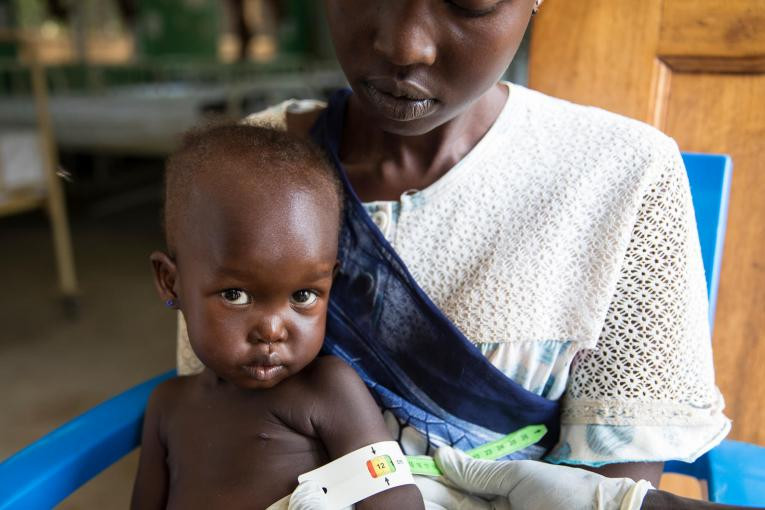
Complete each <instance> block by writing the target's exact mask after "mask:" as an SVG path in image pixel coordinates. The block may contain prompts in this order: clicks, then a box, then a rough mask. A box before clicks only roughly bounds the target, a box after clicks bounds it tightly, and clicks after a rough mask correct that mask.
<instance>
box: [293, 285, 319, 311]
mask: <svg viewBox="0 0 765 510" xmlns="http://www.w3.org/2000/svg"><path fill="white" fill-rule="evenodd" d="M318 299H319V296H317V295H316V293H315V292H314V291H312V290H308V289H300V290H299V291H297V292H295V293H293V294H292V296H291V297H290V301H292V304H294V305H295V306H297V307H299V308H308V307H310V306H313V305H314V304H315V303H316V301H317V300H318Z"/></svg>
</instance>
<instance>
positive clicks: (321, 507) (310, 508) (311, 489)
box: [266, 480, 328, 510]
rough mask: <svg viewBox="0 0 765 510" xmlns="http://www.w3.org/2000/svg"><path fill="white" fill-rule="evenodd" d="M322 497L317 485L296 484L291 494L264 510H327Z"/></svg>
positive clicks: (310, 482)
mask: <svg viewBox="0 0 765 510" xmlns="http://www.w3.org/2000/svg"><path fill="white" fill-rule="evenodd" d="M323 496H324V493H323V492H322V490H321V486H320V485H319V483H318V482H316V481H313V480H308V481H306V482H303V483H300V484H298V486H297V487H296V488H295V490H294V491H292V494H290V495H289V496H285V497H283V498H282V499H280V500H279V501H277V502H276V503H274V504H272V505H271V506H269V507H268V508H266V510H328V508H327V504H326V499H324V497H323Z"/></svg>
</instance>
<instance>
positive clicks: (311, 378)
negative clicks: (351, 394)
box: [304, 355, 364, 392]
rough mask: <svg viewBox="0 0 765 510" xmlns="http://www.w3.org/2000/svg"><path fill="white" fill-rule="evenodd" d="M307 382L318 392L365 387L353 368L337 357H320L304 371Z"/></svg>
mask: <svg viewBox="0 0 765 510" xmlns="http://www.w3.org/2000/svg"><path fill="white" fill-rule="evenodd" d="M304 374H305V379H304V380H305V382H306V383H308V384H310V385H311V386H313V387H314V388H316V389H317V390H318V391H321V392H325V391H328V390H338V389H342V388H348V387H351V388H353V387H357V386H359V385H360V386H363V385H364V383H363V381H362V380H361V378H359V376H358V374H357V373H356V371H355V370H353V368H351V367H350V365H348V364H347V363H346V362H345V361H343V360H341V359H340V358H338V357H337V356H331V355H329V356H320V357H318V358H316V359H315V360H314V361H313V362H312V363H311V364H310V365H308V366H307V367H306V368H305V369H304Z"/></svg>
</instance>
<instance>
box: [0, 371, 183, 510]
mask: <svg viewBox="0 0 765 510" xmlns="http://www.w3.org/2000/svg"><path fill="white" fill-rule="evenodd" d="M174 375H175V371H174V370H173V371H170V372H166V373H164V374H162V375H159V376H157V377H155V378H153V379H150V380H148V381H146V382H144V383H142V384H139V385H138V386H135V387H134V388H131V389H129V390H127V391H125V392H124V393H121V394H120V395H117V396H116V397H114V398H111V399H109V400H107V401H106V402H104V403H102V404H99V405H97V406H96V407H94V408H93V409H91V410H89V411H87V412H85V413H84V414H82V415H80V416H78V417H77V418H75V419H73V420H72V421H70V422H68V423H65V424H64V425H62V426H61V427H59V428H57V429H56V430H54V431H52V432H51V433H49V434H48V435H46V436H44V437H42V438H41V439H39V440H38V441H36V442H34V443H32V444H31V445H29V446H27V447H26V448H24V449H23V450H21V451H19V452H18V453H16V454H14V455H12V456H11V457H8V458H7V459H6V460H4V461H3V462H2V463H0V509H1V510H10V509H22V508H24V509H29V508H52V507H54V506H55V505H56V504H57V503H59V502H60V501H61V500H63V499H64V498H66V497H67V496H69V495H70V494H71V493H72V492H74V491H75V490H77V489H78V488H79V487H81V486H82V485H84V484H85V483H86V482H87V481H88V480H90V479H91V478H93V477H94V476H95V475H97V474H98V473H100V472H101V471H103V470H104V469H106V468H107V467H109V466H111V465H112V464H113V463H115V462H116V461H117V460H119V459H121V458H122V457H124V456H125V455H127V454H128V453H130V452H131V451H132V450H133V449H134V448H135V447H137V446H138V445H139V444H140V442H141V427H142V422H143V414H144V410H145V408H146V402H147V400H148V398H149V395H150V394H151V391H152V390H153V389H154V387H155V386H156V385H157V384H159V383H161V382H162V381H164V380H165V379H168V378H170V377H173V376H174Z"/></svg>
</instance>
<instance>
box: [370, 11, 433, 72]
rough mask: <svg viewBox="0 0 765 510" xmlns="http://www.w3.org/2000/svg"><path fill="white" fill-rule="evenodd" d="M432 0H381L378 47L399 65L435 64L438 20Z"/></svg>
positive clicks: (375, 37) (379, 50) (386, 56)
mask: <svg viewBox="0 0 765 510" xmlns="http://www.w3.org/2000/svg"><path fill="white" fill-rule="evenodd" d="M430 4H432V2H431V1H428V0H381V1H380V6H379V12H378V15H377V17H376V18H377V23H376V27H375V28H376V33H375V34H374V50H375V51H376V52H377V53H378V54H380V55H381V56H383V57H384V58H385V59H386V60H388V61H389V62H390V63H391V64H393V65H395V66H400V67H409V66H413V65H418V64H420V65H432V64H433V63H434V62H435V61H436V41H435V37H434V35H435V34H434V30H433V29H434V27H435V25H436V22H437V20H435V19H434V18H433V16H435V13H433V12H431V8H432V6H431V5H430Z"/></svg>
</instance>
